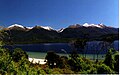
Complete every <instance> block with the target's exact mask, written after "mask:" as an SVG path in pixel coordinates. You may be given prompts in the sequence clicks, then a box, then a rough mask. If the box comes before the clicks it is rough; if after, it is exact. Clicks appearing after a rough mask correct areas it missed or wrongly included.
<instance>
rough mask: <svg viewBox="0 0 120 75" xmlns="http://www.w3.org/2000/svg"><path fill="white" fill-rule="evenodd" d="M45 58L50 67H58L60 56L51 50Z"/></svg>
mask: <svg viewBox="0 0 120 75" xmlns="http://www.w3.org/2000/svg"><path fill="white" fill-rule="evenodd" d="M45 59H46V60H47V63H48V65H49V67H50V68H54V67H58V65H59V62H60V56H59V55H57V54H56V53H55V52H53V51H50V52H48V53H47V55H46V57H45Z"/></svg>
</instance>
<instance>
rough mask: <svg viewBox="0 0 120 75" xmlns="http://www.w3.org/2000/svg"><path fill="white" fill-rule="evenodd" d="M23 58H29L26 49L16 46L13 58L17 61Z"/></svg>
mask: <svg viewBox="0 0 120 75" xmlns="http://www.w3.org/2000/svg"><path fill="white" fill-rule="evenodd" d="M22 58H26V59H28V55H27V53H26V52H25V51H23V50H22V49H20V48H16V49H14V51H13V53H12V59H13V60H14V61H15V62H18V61H19V60H21V59H22Z"/></svg>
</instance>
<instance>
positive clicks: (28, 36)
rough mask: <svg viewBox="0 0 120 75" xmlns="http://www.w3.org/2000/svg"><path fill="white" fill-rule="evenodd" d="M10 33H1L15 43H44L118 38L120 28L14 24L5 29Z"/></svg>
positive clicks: (0, 35)
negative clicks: (57, 27)
mask: <svg viewBox="0 0 120 75" xmlns="http://www.w3.org/2000/svg"><path fill="white" fill-rule="evenodd" d="M4 32H6V33H7V34H8V35H7V36H6V35H4V34H0V37H1V38H2V37H3V35H4V40H5V41H6V42H9V41H10V40H11V41H12V42H14V43H43V42H69V41H70V39H76V38H85V37H86V38H88V39H90V40H92V39H93V40H94V39H98V40H99V39H102V38H103V37H107V36H114V37H115V38H116V39H118V35H119V29H118V28H114V27H109V26H106V25H104V24H97V25H95V24H88V23H85V24H83V25H80V24H75V25H70V26H68V27H67V28H61V29H60V30H54V29H53V28H51V27H49V26H47V27H44V26H35V27H24V26H22V25H18V24H14V25H11V26H9V27H7V28H5V29H4Z"/></svg>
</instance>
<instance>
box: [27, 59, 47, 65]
mask: <svg viewBox="0 0 120 75" xmlns="http://www.w3.org/2000/svg"><path fill="white" fill-rule="evenodd" d="M28 59H29V61H30V62H32V63H38V64H46V62H45V59H37V58H30V57H29V58H28Z"/></svg>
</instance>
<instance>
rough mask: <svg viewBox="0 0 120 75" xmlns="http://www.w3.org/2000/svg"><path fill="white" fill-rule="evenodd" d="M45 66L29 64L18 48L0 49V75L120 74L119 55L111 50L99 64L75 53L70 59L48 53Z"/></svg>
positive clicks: (25, 55) (24, 54) (26, 56)
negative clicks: (10, 49) (11, 49)
mask: <svg viewBox="0 0 120 75" xmlns="http://www.w3.org/2000/svg"><path fill="white" fill-rule="evenodd" d="M46 59H47V63H46V64H45V65H40V64H37V63H36V64H33V63H32V62H29V60H28V55H27V54H26V52H24V51H23V50H21V49H19V48H16V49H14V50H13V51H9V50H7V49H3V48H0V74H2V75H5V74H8V75H9V74H14V75H16V74H17V75H39V74H74V73H75V74H106V73H107V74H114V73H119V66H118V65H119V53H118V52H117V51H114V50H113V49H110V50H109V51H108V53H107V54H106V57H105V60H101V61H100V60H99V61H98V62H97V63H96V62H95V61H93V60H89V59H86V58H84V57H81V56H79V55H78V54H77V51H73V52H72V53H71V54H70V56H69V58H68V57H66V56H59V55H57V54H56V53H55V52H48V53H47V55H46Z"/></svg>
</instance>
